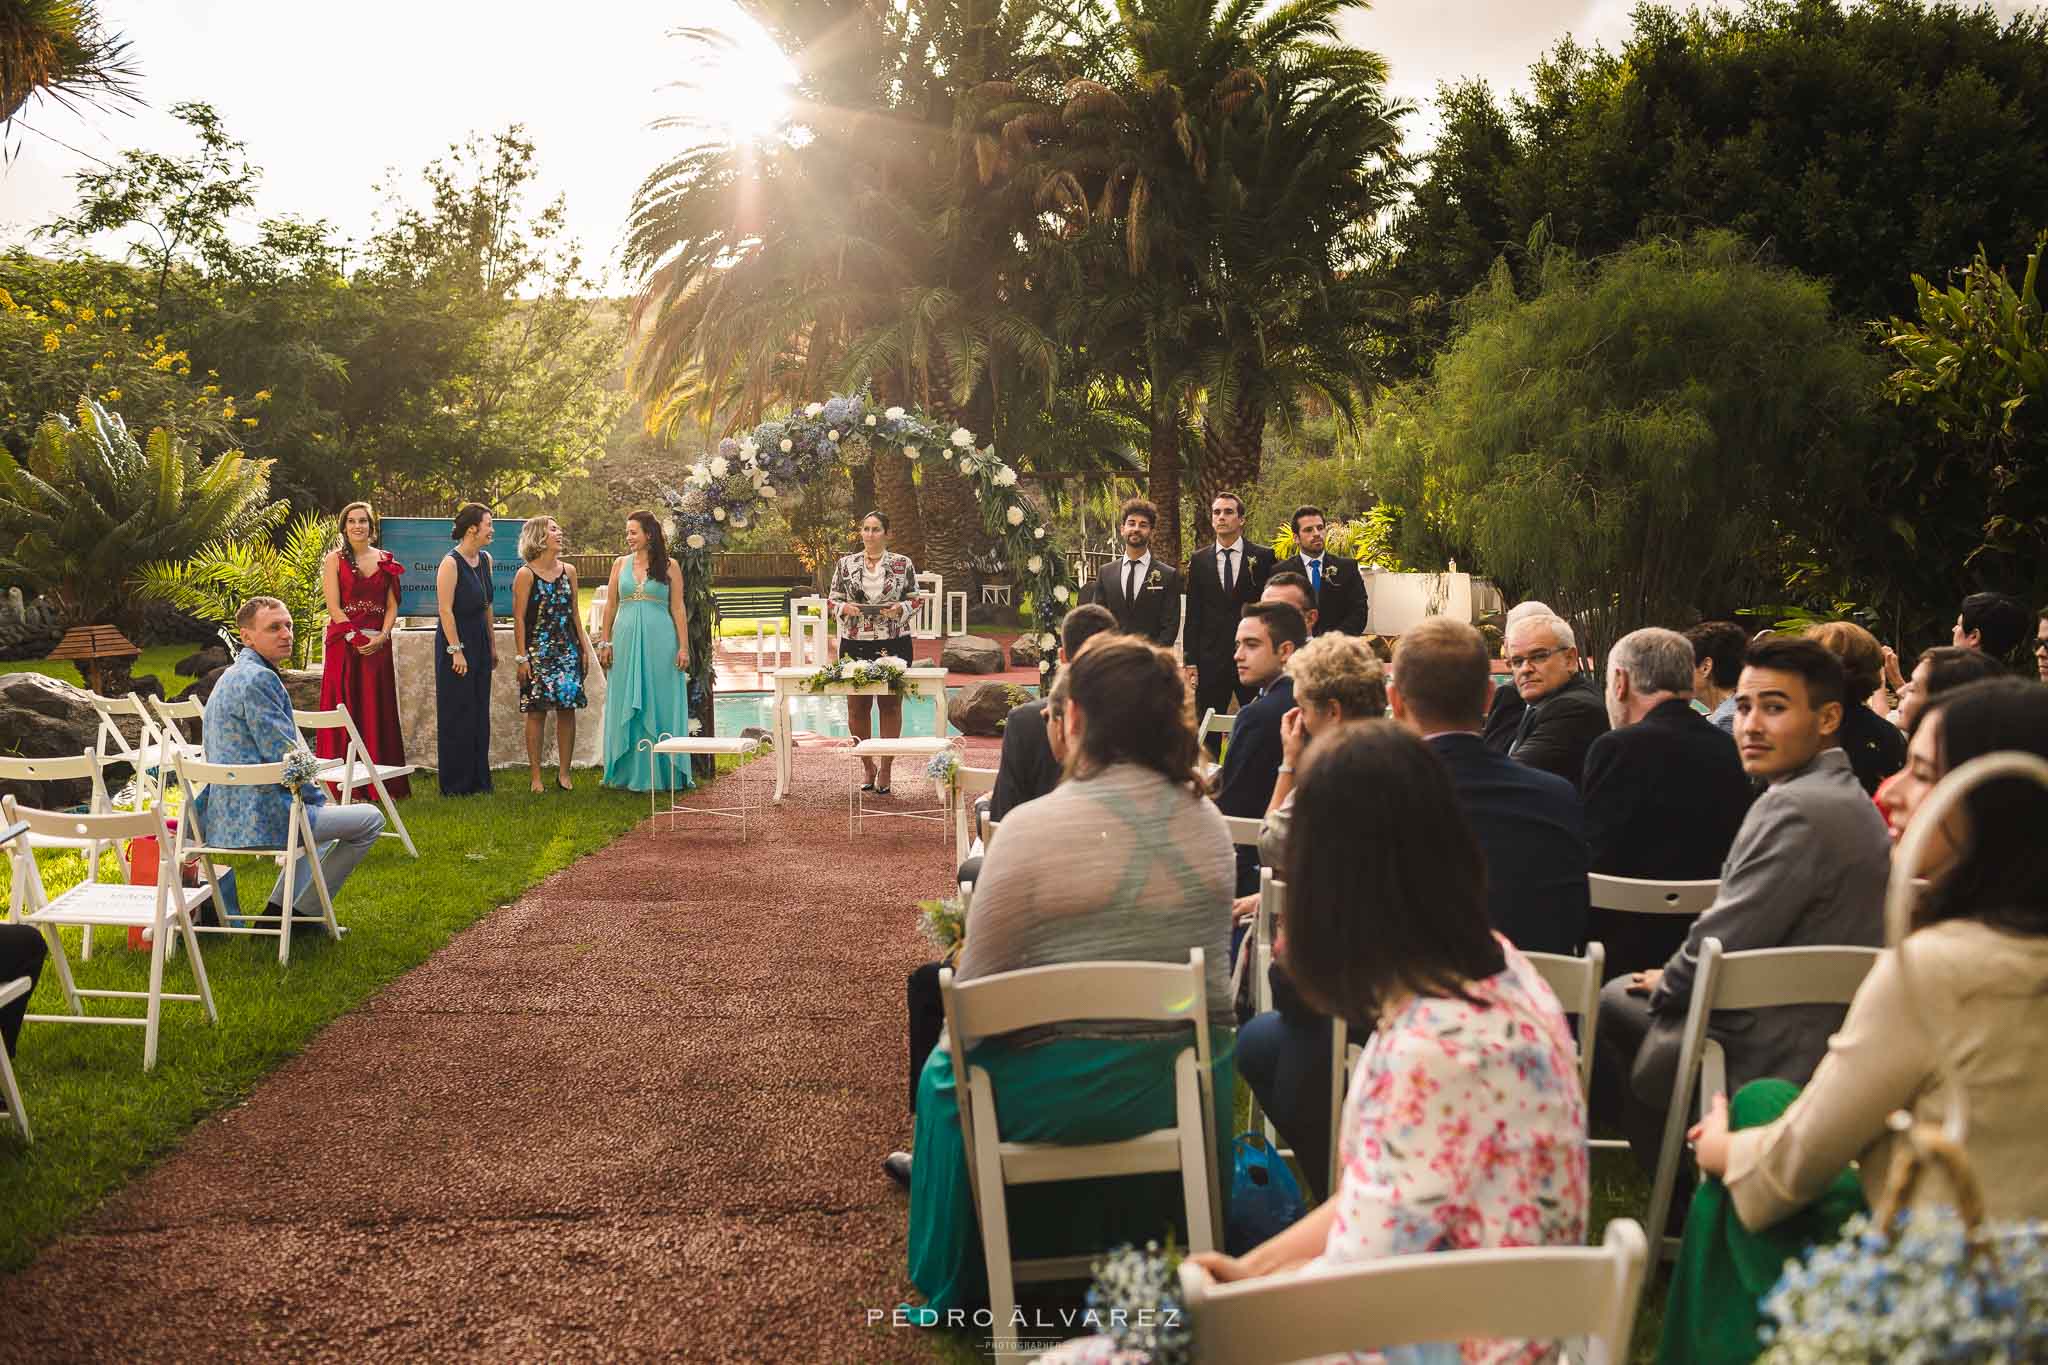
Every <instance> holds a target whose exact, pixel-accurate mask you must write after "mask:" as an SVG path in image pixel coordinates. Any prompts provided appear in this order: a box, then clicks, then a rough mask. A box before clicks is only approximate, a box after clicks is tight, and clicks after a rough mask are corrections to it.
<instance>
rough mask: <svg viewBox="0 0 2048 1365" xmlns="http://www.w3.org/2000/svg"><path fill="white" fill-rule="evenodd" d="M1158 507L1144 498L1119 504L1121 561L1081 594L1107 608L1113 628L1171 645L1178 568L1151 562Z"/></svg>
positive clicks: (1177, 616)
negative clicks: (1111, 617) (1111, 616)
mask: <svg viewBox="0 0 2048 1365" xmlns="http://www.w3.org/2000/svg"><path fill="white" fill-rule="evenodd" d="M1158 524H1159V509H1158V508H1156V507H1154V506H1153V505H1152V504H1151V503H1149V502H1147V501H1145V500H1144V499H1143V498H1132V499H1130V500H1129V501H1127V502H1125V503H1124V505H1123V512H1122V517H1121V528H1122V529H1121V531H1120V532H1119V534H1121V536H1122V537H1123V542H1124V557H1123V558H1122V559H1119V560H1116V561H1115V562H1113V563H1110V564H1105V565H1103V566H1102V569H1101V572H1099V573H1097V574H1096V576H1095V581H1094V582H1093V583H1090V584H1089V585H1088V586H1087V588H1085V589H1084V590H1083V591H1082V593H1081V600H1082V601H1083V602H1094V603H1097V604H1099V605H1101V606H1105V607H1108V608H1109V610H1110V614H1111V615H1113V616H1115V617H1116V628H1117V629H1118V630H1120V631H1122V632H1124V633H1125V634H1126V635H1142V636H1144V637H1145V638H1146V639H1148V640H1150V641H1151V642H1152V643H1153V644H1155V645H1164V646H1166V647H1167V648H1168V649H1171V648H1172V647H1173V640H1174V637H1175V636H1176V635H1178V634H1179V633H1180V570H1178V569H1176V568H1174V567H1173V565H1171V564H1161V563H1160V562H1158V561H1157V560H1155V559H1153V558H1152V528H1153V527H1155V526H1157V525H1158Z"/></svg>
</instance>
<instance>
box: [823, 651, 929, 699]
mask: <svg viewBox="0 0 2048 1365" xmlns="http://www.w3.org/2000/svg"><path fill="white" fill-rule="evenodd" d="M909 667H910V665H909V664H908V663H907V662H905V661H904V660H902V659H899V658H897V657H896V656H894V655H893V654H884V655H882V656H881V657H880V658H879V659H849V658H847V657H846V656H845V655H844V654H842V655H840V656H839V657H838V658H836V659H834V660H833V661H832V662H831V663H829V664H826V665H825V666H824V667H823V668H821V669H819V670H818V671H817V672H815V673H813V674H811V676H810V677H808V678H805V679H804V690H805V691H806V692H823V691H825V690H826V689H827V688H829V687H832V686H834V685H836V684H845V685H847V686H851V687H875V686H881V685H886V686H887V687H888V689H889V694H890V695H891V696H895V697H900V696H903V695H904V694H905V693H907V692H909V691H910V679H909V677H908V676H907V670H908V669H909Z"/></svg>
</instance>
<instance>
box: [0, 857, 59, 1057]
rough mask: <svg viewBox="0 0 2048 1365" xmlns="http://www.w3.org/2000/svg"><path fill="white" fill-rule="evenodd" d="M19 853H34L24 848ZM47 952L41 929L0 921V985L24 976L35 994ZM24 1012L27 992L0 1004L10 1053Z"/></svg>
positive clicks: (2, 1037)
mask: <svg viewBox="0 0 2048 1365" xmlns="http://www.w3.org/2000/svg"><path fill="white" fill-rule="evenodd" d="M19 856H21V857H24V858H29V857H34V856H35V855H34V854H32V853H29V852H28V851H27V850H26V849H24V850H23V851H22V852H21V854H20V855H19ZM49 955H50V946H49V945H48V944H47V943H45V942H43V931H42V930H40V929H38V928H36V927H35V926H34V925H30V924H0V986H4V985H6V984H7V983H8V982H10V981H12V980H14V979H15V978H16V977H21V976H25V977H27V978H28V979H29V982H30V986H29V995H33V994H35V986H34V983H35V982H36V981H39V980H41V979H42V975H43V959H44V958H46V957H48V956H49ZM27 1013H28V995H24V996H22V997H20V998H19V999H15V1000H10V1001H8V1002H7V1003H6V1004H4V1005H0V1042H4V1043H5V1044H6V1047H7V1055H8V1056H10V1057H12V1056H13V1055H14V1045H15V1044H16V1043H18V1042H20V1041H21V1020H22V1016H23V1015H26V1014H27Z"/></svg>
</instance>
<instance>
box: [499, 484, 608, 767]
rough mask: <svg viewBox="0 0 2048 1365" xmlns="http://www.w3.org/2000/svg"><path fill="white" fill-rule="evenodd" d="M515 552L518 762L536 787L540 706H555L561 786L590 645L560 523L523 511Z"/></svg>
mask: <svg viewBox="0 0 2048 1365" xmlns="http://www.w3.org/2000/svg"><path fill="white" fill-rule="evenodd" d="M519 557H520V558H521V559H523V560H525V561H526V563H525V564H524V565H522V566H521V567H520V570H519V572H518V573H517V574H516V575H514V576H513V579H512V630H513V635H514V638H515V640H516V641H517V643H518V646H519V651H518V653H517V654H515V655H514V656H513V659H514V662H516V663H517V664H518V665H519V710H520V713H521V714H522V715H524V716H525V717H526V762H527V766H528V768H529V769H531V776H532V779H533V790H534V791H540V790H542V787H541V780H540V742H541V738H542V735H543V732H544V731H545V730H546V728H547V713H548V712H550V711H552V712H554V713H555V785H557V786H559V787H560V788H561V789H562V790H563V791H568V790H570V789H571V787H572V786H573V785H574V784H573V783H571V782H570V780H569V764H570V763H571V761H573V759H574V758H575V755H576V713H577V712H578V711H580V710H582V709H583V707H584V705H585V698H584V695H583V680H584V678H586V677H588V676H589V674H590V670H591V669H593V668H595V667H596V666H597V653H596V651H595V650H593V649H592V648H591V646H590V641H589V639H588V638H587V637H586V636H585V635H584V633H583V614H582V613H581V612H579V611H577V610H576V566H575V565H574V564H571V563H569V562H567V561H566V560H564V559H563V558H562V528H561V527H560V526H559V525H557V524H556V522H555V519H554V518H553V517H532V518H529V519H528V521H527V523H526V525H525V527H524V528H523V529H522V530H521V531H520V532H519Z"/></svg>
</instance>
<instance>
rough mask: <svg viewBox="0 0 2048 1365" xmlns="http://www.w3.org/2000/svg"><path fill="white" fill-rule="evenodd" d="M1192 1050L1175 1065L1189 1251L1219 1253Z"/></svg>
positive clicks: (1208, 1140)
mask: <svg viewBox="0 0 2048 1365" xmlns="http://www.w3.org/2000/svg"><path fill="white" fill-rule="evenodd" d="M1196 1068H1197V1063H1196V1061H1195V1054H1194V1052H1193V1050H1192V1049H1190V1050H1189V1051H1186V1052H1183V1053H1181V1054H1180V1057H1179V1058H1178V1059H1177V1060H1176V1061H1175V1062H1174V1065H1173V1089H1174V1108H1175V1110H1176V1111H1177V1112H1178V1115H1179V1119H1180V1122H1179V1125H1178V1126H1179V1128H1180V1185H1181V1197H1182V1202H1183V1203H1184V1204H1185V1205H1186V1208H1187V1218H1188V1250H1189V1251H1215V1250H1216V1249H1217V1247H1216V1222H1215V1219H1214V1218H1213V1217H1211V1216H1210V1210H1209V1167H1210V1161H1209V1145H1210V1143H1211V1141H1212V1140H1213V1139H1212V1138H1211V1137H1210V1134H1209V1129H1208V1125H1207V1124H1206V1123H1204V1122H1203V1119H1202V1085H1201V1080H1200V1078H1198V1077H1197V1076H1196V1074H1195V1072H1196Z"/></svg>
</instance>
